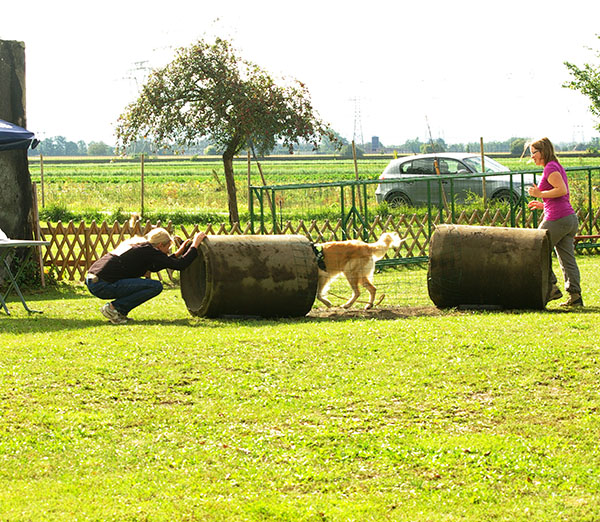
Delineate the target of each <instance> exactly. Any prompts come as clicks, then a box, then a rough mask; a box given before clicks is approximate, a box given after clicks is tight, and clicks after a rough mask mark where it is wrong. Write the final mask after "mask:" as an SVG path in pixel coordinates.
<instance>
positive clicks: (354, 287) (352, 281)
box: [342, 275, 360, 309]
mask: <svg viewBox="0 0 600 522" xmlns="http://www.w3.org/2000/svg"><path fill="white" fill-rule="evenodd" d="M346 279H348V283H349V284H350V288H352V297H350V299H348V300H347V301H346V302H345V303H344V304H343V305H342V307H343V308H346V309H348V308H350V307H351V306H352V305H353V304H354V301H356V300H357V299H358V296H359V295H360V288H359V286H358V279H357V278H355V277H348V275H346Z"/></svg>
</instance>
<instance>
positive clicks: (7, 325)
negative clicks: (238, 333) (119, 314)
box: [0, 303, 219, 334]
mask: <svg viewBox="0 0 600 522" xmlns="http://www.w3.org/2000/svg"><path fill="white" fill-rule="evenodd" d="M19 306H21V305H20V303H19ZM154 326H162V327H175V328H182V327H185V328H194V327H199V328H218V327H219V325H218V324H217V323H216V322H212V323H211V322H210V321H209V320H207V319H199V318H194V317H189V318H180V319H164V320H163V319H136V320H133V321H131V322H128V323H127V324H120V325H117V324H111V323H110V322H108V321H107V320H106V319H103V318H102V317H98V318H90V319H79V318H70V317H67V318H59V319H57V318H56V317H45V316H44V315H43V314H30V315H29V314H28V315H26V316H23V314H22V313H19V314H18V315H15V314H13V313H12V310H11V315H10V316H7V315H6V314H5V313H4V312H3V311H0V332H2V333H8V334H23V333H52V332H59V331H64V330H73V331H77V330H82V331H83V330H86V329H89V328H99V327H105V328H110V329H113V328H114V329H122V330H133V329H139V328H148V327H154Z"/></svg>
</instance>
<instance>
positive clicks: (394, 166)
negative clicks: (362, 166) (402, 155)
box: [383, 161, 401, 174]
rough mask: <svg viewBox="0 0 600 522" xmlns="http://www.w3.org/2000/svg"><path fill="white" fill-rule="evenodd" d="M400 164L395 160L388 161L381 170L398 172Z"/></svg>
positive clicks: (388, 172)
mask: <svg viewBox="0 0 600 522" xmlns="http://www.w3.org/2000/svg"><path fill="white" fill-rule="evenodd" d="M400 166H401V165H400V164H399V163H398V162H397V161H392V162H391V163H388V166H387V167H386V168H385V169H384V170H383V174H400Z"/></svg>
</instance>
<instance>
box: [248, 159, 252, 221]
mask: <svg viewBox="0 0 600 522" xmlns="http://www.w3.org/2000/svg"><path fill="white" fill-rule="evenodd" d="M250 171H251V163H250V149H248V212H249V213H252V203H251V198H252V194H251V191H250V187H251V186H252V183H251V178H250Z"/></svg>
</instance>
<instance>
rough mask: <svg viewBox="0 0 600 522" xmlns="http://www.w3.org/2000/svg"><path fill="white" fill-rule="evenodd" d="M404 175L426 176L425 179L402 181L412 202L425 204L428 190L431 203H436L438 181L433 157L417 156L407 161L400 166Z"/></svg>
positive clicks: (438, 188) (438, 192)
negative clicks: (417, 157)
mask: <svg viewBox="0 0 600 522" xmlns="http://www.w3.org/2000/svg"><path fill="white" fill-rule="evenodd" d="M400 170H401V172H400V173H401V174H402V175H403V176H404V177H413V176H420V177H427V178H429V179H428V180H427V181H417V180H415V181H407V182H404V184H405V189H406V193H407V194H408V196H409V197H410V199H411V201H412V202H413V203H420V204H425V205H426V204H427V203H428V201H429V200H428V191H429V198H430V200H431V201H430V202H431V204H432V205H437V204H438V202H439V197H440V183H439V180H437V178H436V171H435V165H434V158H419V159H414V160H412V161H407V162H405V163H403V164H402V165H401V166H400Z"/></svg>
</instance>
